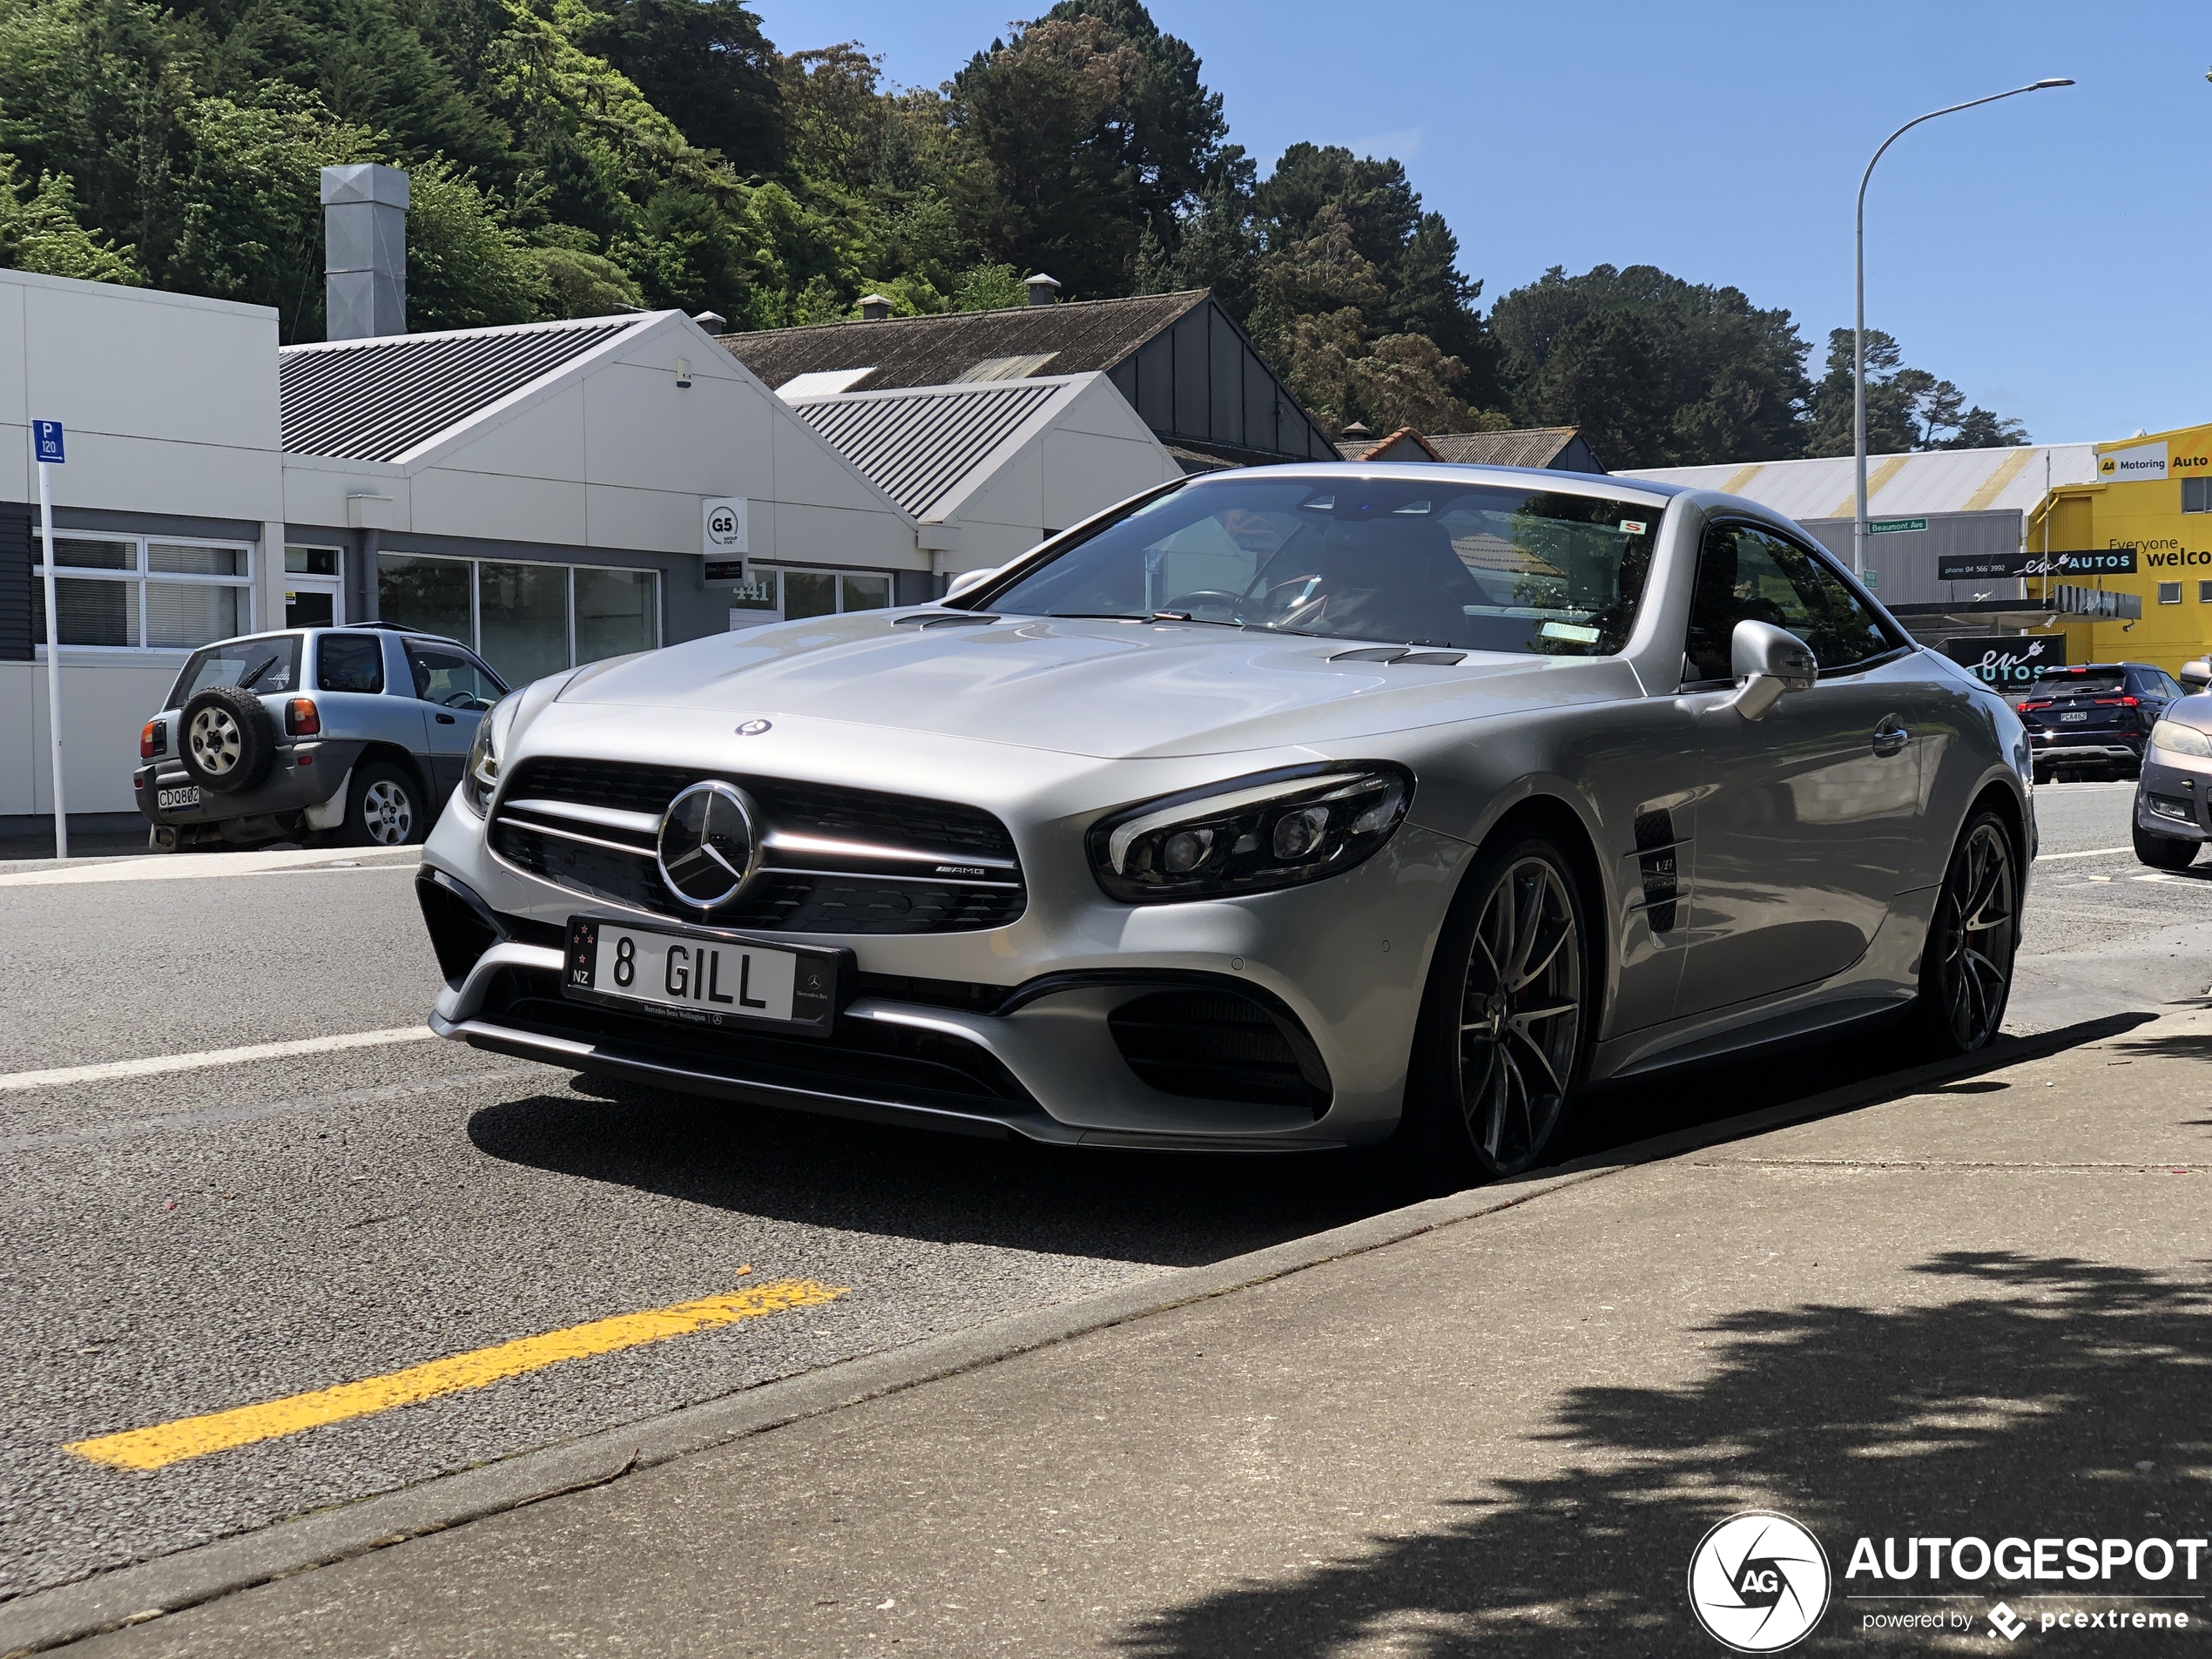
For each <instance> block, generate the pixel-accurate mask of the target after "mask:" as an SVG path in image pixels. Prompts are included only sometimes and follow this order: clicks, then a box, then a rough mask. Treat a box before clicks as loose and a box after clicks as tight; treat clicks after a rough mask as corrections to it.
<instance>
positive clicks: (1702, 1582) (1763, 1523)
mask: <svg viewBox="0 0 2212 1659" xmlns="http://www.w3.org/2000/svg"><path fill="white" fill-rule="evenodd" d="M1829 1582H1830V1573H1829V1569H1828V1554H1827V1552H1826V1551H1825V1550H1824V1549H1822V1548H1821V1547H1820V1541H1819V1540H1818V1539H1817V1538H1815V1537H1814V1536H1813V1535H1812V1534H1811V1533H1810V1532H1807V1531H1806V1530H1805V1529H1804V1527H1801V1526H1799V1525H1798V1524H1797V1522H1796V1521H1792V1520H1791V1519H1790V1517H1789V1516H1787V1515H1784V1514H1777V1513H1776V1512H1774V1511H1773V1510H1771V1509H1747V1510H1745V1511H1743V1513H1742V1514H1733V1515H1730V1517H1729V1518H1728V1519H1727V1520H1726V1521H1722V1522H1721V1523H1720V1524H1719V1525H1718V1526H1716V1527H1714V1528H1713V1529H1712V1530H1711V1531H1710V1532H1709V1533H1707V1534H1705V1536H1704V1537H1703V1539H1701V1540H1699V1541H1698V1545H1697V1548H1696V1549H1695V1550H1694V1551H1692V1552H1691V1554H1690V1557H1689V1610H1690V1611H1691V1612H1692V1613H1694V1614H1695V1615H1696V1616H1697V1622H1698V1623H1700V1624H1701V1625H1703V1626H1704V1627H1705V1633H1706V1634H1707V1635H1710V1636H1711V1637H1712V1638H1713V1640H1714V1641H1716V1642H1719V1643H1721V1644H1722V1646H1723V1647H1727V1648H1732V1649H1735V1650H1736V1651H1737V1652H1738V1653H1779V1652H1781V1651H1782V1649H1784V1648H1787V1647H1791V1646H1792V1645H1794V1644H1795V1643H1797V1642H1801V1641H1803V1640H1804V1638H1805V1636H1806V1635H1809V1634H1811V1630H1812V1628H1813V1626H1815V1625H1816V1624H1817V1623H1819V1622H1820V1615H1822V1614H1823V1613H1825V1612H1826V1611H1827V1610H1828V1590H1829Z"/></svg>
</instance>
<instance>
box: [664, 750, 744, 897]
mask: <svg viewBox="0 0 2212 1659" xmlns="http://www.w3.org/2000/svg"><path fill="white" fill-rule="evenodd" d="M654 853H655V857H656V859H657V860H658V863H659V865H660V877H661V880H664V881H665V882H667V883H668V890H669V891H670V892H671V893H672V894H675V895H676V896H677V897H678V898H679V899H681V900H684V901H685V903H687V904H695V905H697V906H698V907H699V908H700V909H702V910H708V909H711V908H713V907H715V906H716V905H718V904H726V903H728V902H729V901H730V900H732V899H734V898H736V897H737V895H738V889H739V888H741V887H744V886H745V881H746V879H747V878H748V877H750V876H751V875H752V871H753V867H754V866H755V865H756V864H757V863H758V862H759V840H758V838H757V837H756V836H755V835H754V834H753V832H752V807H751V806H750V805H749V804H748V803H747V801H746V800H745V796H744V795H743V793H741V792H739V791H738V789H737V788H736V787H735V786H732V785H730V784H725V783H723V782H722V781H721V780H720V779H709V780H708V781H706V782H705V783H700V784H693V785H692V786H691V787H690V788H689V789H686V790H685V791H684V792H682V793H681V794H679V795H678V796H677V797H676V799H674V800H672V801H671V802H669V803H668V810H667V811H666V812H665V813H662V814H661V820H660V834H659V837H658V840H657V841H656V842H655V844H654Z"/></svg>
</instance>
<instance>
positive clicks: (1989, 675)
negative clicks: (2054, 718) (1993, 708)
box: [1943, 634, 2066, 691]
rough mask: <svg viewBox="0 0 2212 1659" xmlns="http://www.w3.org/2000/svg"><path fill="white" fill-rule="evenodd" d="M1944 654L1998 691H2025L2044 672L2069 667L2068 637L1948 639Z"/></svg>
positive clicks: (1994, 636)
mask: <svg viewBox="0 0 2212 1659" xmlns="http://www.w3.org/2000/svg"><path fill="white" fill-rule="evenodd" d="M1943 654H1944V655H1945V656H1946V657H1948V658H1950V659H1951V660H1952V662H1954V663H1956V664H1959V667H1961V668H1963V669H1966V671H1969V672H1970V673H1973V674H1975V675H1977V676H1979V678H1982V679H1983V680H1986V681H1987V682H1988V684H1989V685H1991V686H1992V687H1993V688H1994V689H1996V690H1998V691H2024V690H2026V689H2027V686H2028V685H2029V684H2030V683H2031V682H2032V681H2033V679H2034V678H2035V677H2036V675H2037V674H2039V673H2040V672H2041V671H2043V670H2044V669H2047V668H2063V667H2064V666H2065V665H2066V636H2065V635H2064V634H1997V635H1988V636H1982V637H1975V638H1972V639H1946V640H1945V641H1944V642H1943Z"/></svg>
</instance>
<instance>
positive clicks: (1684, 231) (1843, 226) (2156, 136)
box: [752, 0, 2212, 442]
mask: <svg viewBox="0 0 2212 1659" xmlns="http://www.w3.org/2000/svg"><path fill="white" fill-rule="evenodd" d="M752 4H753V8H754V10H757V11H759V14H760V15H761V17H762V20H763V22H764V24H765V26H766V29H767V32H768V34H769V37H770V38H772V40H774V41H775V43H776V44H777V45H779V47H781V48H783V49H784V50H785V51H794V50H798V49H799V48H803V47H808V46H822V45H827V44H832V43H833V42H835V41H839V40H846V39H858V40H860V41H861V42H863V43H865V44H867V47H868V48H869V49H870V50H871V51H875V52H879V53H880V54H882V56H883V57H884V60H885V61H884V69H885V72H886V73H887V75H889V76H890V77H891V78H894V79H895V80H897V81H900V82H901V83H904V84H909V85H917V84H919V85H927V84H934V83H936V82H938V81H941V80H943V79H944V78H947V77H948V76H949V75H950V74H952V72H953V71H954V70H956V69H957V68H959V67H960V65H961V64H962V63H964V62H965V61H966V60H967V58H968V55H969V54H970V53H972V52H974V51H976V50H978V49H979V48H981V47H983V46H986V45H988V44H989V42H990V39H991V37H992V36H993V35H994V34H995V33H998V32H1000V31H1001V30H1003V28H1004V26H1005V23H1006V20H1007V18H1008V17H1009V16H1014V15H1020V14H1021V13H1022V6H1021V5H1020V4H1019V3H1018V0H904V3H899V0H752ZM1037 10H1042V6H1039V7H1037ZM1151 10H1152V15H1153V17H1155V18H1156V19H1157V21H1158V23H1159V24H1160V26H1161V27H1162V28H1163V29H1164V30H1167V31H1168V32H1169V33H1170V34H1176V35H1180V36H1182V37H1184V39H1185V40H1188V41H1189V42H1190V44H1191V45H1192V46H1193V47H1194V48H1196V49H1197V52H1198V54H1199V55H1200V57H1202V58H1203V59H1204V64H1205V67H1204V78H1205V81H1206V84H1208V85H1209V86H1211V88H1212V89H1213V90H1214V91H1217V92H1220V93H1221V94H1223V98H1224V105H1225V109H1226V113H1227V115H1228V118H1229V124H1230V132H1231V137H1232V138H1234V139H1235V140H1236V141H1237V142H1238V143H1240V144H1242V145H1244V146H1245V148H1246V149H1247V150H1249V151H1251V153H1252V154H1253V155H1254V156H1255V157H1256V158H1258V161H1259V164H1260V171H1261V172H1262V174H1263V175H1264V173H1265V172H1266V171H1267V169H1268V168H1269V167H1270V166H1271V165H1272V163H1273V161H1274V159H1275V158H1276V157H1277V156H1278V155H1279V154H1280V153H1281V152H1282V151H1283V149H1284V147H1285V145H1289V144H1291V143H1294V142H1296V141H1297V140H1298V139H1300V138H1307V139H1312V140H1313V141H1314V142H1317V143H1326V144H1343V145H1350V146H1352V148H1354V149H1355V150H1360V151H1364V152H1373V153H1377V154H1390V155H1395V156H1397V157H1398V158H1399V159H1400V160H1402V161H1403V162H1405V164H1406V171H1407V172H1408V174H1409V175H1410V177H1411V178H1412V179H1413V185H1414V187H1415V188H1416V189H1417V190H1419V191H1420V192H1421V195H1422V198H1423V199H1424V201H1425V202H1426V205H1427V206H1430V207H1433V208H1434V209H1436V210H1438V211H1440V212H1442V213H1443V214H1444V215H1445V217H1446V218H1447V219H1448V220H1449V221H1450V222H1451V225H1452V227H1453V230H1454V231H1456V232H1457V233H1458V234H1459V238H1460V249H1461V261H1460V263H1461V266H1462V268H1463V269H1465V270H1466V271H1467V273H1468V274H1469V275H1470V276H1474V277H1477V278H1480V280H1481V281H1482V283H1483V285H1484V294H1485V300H1484V303H1485V305H1486V307H1487V302H1488V300H1489V299H1490V298H1492V297H1494V296H1496V295H1498V294H1501V293H1505V292H1506V291H1507V290H1508V289H1510V288H1513V287H1517V286H1519V285H1520V284H1521V283H1523V282H1527V281H1529V280H1533V279H1534V278H1535V277H1537V276H1539V275H1541V273H1543V271H1544V270H1545V268H1546V267H1547V266H1553V265H1563V266H1566V267H1567V268H1568V270H1569V271H1570V272H1575V271H1582V270H1587V269H1588V267H1589V266H1592V265H1594V264H1598V263H1601V262H1603V263H1610V264H1613V265H1616V266H1617V265H1629V264H1635V263H1639V262H1642V263H1649V264H1654V265H1657V266H1661V267H1662V269H1665V270H1668V271H1670V272H1672V273H1675V274H1676V275H1677V276H1681V277H1685V278H1688V279H1689V280H1694V281H1701V282H1713V283H1733V284H1735V285H1736V286H1737V287H1740V288H1742V289H1743V291H1744V292H1745V293H1747V294H1749V295H1750V297H1751V299H1752V300H1753V302H1754V303H1756V304H1758V305H1762V306H1784V307H1788V308H1789V309H1790V311H1791V314H1792V315H1793V316H1794V317H1795V318H1796V319H1797V325H1798V329H1799V332H1800V333H1801V334H1803V335H1804V337H1805V338H1806V339H1807V340H1809V341H1813V342H1814V346H1815V349H1814V355H1813V370H1814V373H1815V374H1817V373H1818V371H1819V365H1820V360H1821V357H1822V355H1823V354H1824V350H1825V343H1826V338H1827V331H1828V330H1829V329H1830V328H1831V327H1848V326H1849V325H1850V322H1851V199H1852V195H1853V192H1855V191H1856V190H1857V188H1858V175H1859V172H1860V170H1861V169H1862V168H1863V167H1864V166H1865V165H1866V158H1867V157H1868V156H1870V155H1871V154H1872V153H1873V151H1874V148H1875V146H1876V145H1878V144H1879V143H1880V142H1881V140H1882V139H1883V138H1884V137H1885V136H1886V135H1887V134H1888V132H1890V131H1891V129H1892V128H1893V127H1896V126H1897V125H1900V124H1901V123H1903V122H1905V121H1907V120H1910V119H1911V118H1912V117H1914V116H1916V115H1919V114H1921V113H1923V112H1924V111H1928V110H1931V109H1934V108H1937V107H1939V106H1940V105H1946V104H1953V103H1958V102H1959V101H1961V100H1963V99H1966V98H1974V97H1978V96H1979V95H1981V94H1983V93H1985V92H1993V91H2001V90H2002V89H2004V88H2006V87H2007V86H2016V85H2020V84H2024V83H2026V82H2028V81H2032V80H2036V79H2040V78H2043V77H2046V76H2071V77H2073V78H2074V79H2075V80H2076V81H2078V82H2079V83H2080V84H2079V85H2076V86H2074V87H2070V88H2066V89H2062V90H2060V91H2047V92H2035V93H2031V94H2029V95H2027V96H2026V97H2023V98H2013V99H2010V100H2008V101H2006V102H2005V103H2002V104H1998V105H1991V106H1989V107H1988V108H1986V109H1980V110H1972V111H1966V112H1965V113H1964V114H1960V115H1953V116H1946V117H1945V118H1942V119H1941V120H1939V121H1933V122H1930V123H1929V124H1928V125H1925V126H1924V127H1919V128H1916V129H1915V130H1914V131H1913V132H1910V133H1908V134H1907V135H1906V136H1905V138H1902V139H1900V140H1899V141H1898V144H1897V145H1895V146H1893V147H1892V150H1891V151H1890V152H1889V154H1888V155H1887V156H1885V157H1884V158H1883V160H1882V164H1881V166H1880V167H1879V168H1878V170H1877V172H1876V173H1875V176H1874V183H1873V185H1872V186H1871V189H1870V190H1869V192H1868V196H1867V244H1866V282H1867V301H1866V307H1867V322H1868V324H1869V325H1870V326H1871V327H1878V328H1885V329H1887V330H1889V331H1890V332H1891V333H1892V334H1895V335H1897V337H1898V340H1899V341H1900V342H1901V343H1902V345H1903V347H1904V350H1905V361H1908V362H1911V363H1915V364H1918V365H1919V366H1920V367H1922V368H1927V369H1930V370H1932V372H1934V373H1935V374H1939V375H1942V376H1945V377H1946V378H1948V379H1951V380H1953V381H1957V382H1958V384H1959V387H1960V388H1961V389H1962V390H1963V391H1965V392H1966V395H1967V397H1968V399H1969V400H1970V401H1975V402H1979V403H1983V404H1986V405H1988V406H1990V407H1992V408H1996V409H1998V410H2000V412H2002V413H2004V414H2007V415H2016V416H2018V417H2019V418H2020V419H2021V420H2023V421H2026V422H2027V428H2028V430H2029V431H2030V432H2031V433H2032V434H2033V435H2034V436H2035V437H2036V438H2037V439H2038V440H2041V441H2054V442H2070V441H2079V440H2087V439H2105V438H2114V437H2122V436H2125V435H2128V434H2129V433H2132V432H2134V431H2135V430H2136V429H2137V428H2146V429H2148V430H2150V431H2154V432H2155V431H2158V430H2160V429H2161V428H2167V427H2175V426H2185V425H2189V424H2192V423H2195V422H2197V421H2212V326H2208V323H2209V322H2212V319H2209V318H2208V314H2207V313H2208V293H2207V290H2208V286H2209V285H2208V280H2207V276H2208V273H2212V186H2209V185H2208V180H2207V179H2206V176H2205V175H2206V173H2207V172H2208V168H2209V167H2212V84H2208V83H2207V81H2206V79H2205V72H2206V71H2207V69H2208V68H2212V8H2209V7H2206V6H2204V5H2203V4H2202V3H2201V0H2200V3H2197V4H2195V5H2188V4H2125V3H2111V0H2105V3H2101V4H2097V5H2082V4H2080V3H2079V0H2075V3H2071V4H2066V5H2059V4H2046V3H2040V0H2016V3H2013V4H2008V5H1990V4H1979V3H1964V0H1921V3H1919V4H1890V3H1854V4H1851V5H1843V4H1837V3H1798V4H1788V5H1777V4H1774V3H1771V0H1769V3H1766V4H1762V5H1750V4H1736V5H1719V4H1705V5H1694V4H1682V3H1662V4H1649V3H1646V4H1641V5H1623V4H1612V3H1603V0H1599V3H1587V4H1581V5H1576V6H1572V7H1569V6H1564V5H1540V6H1530V5H1527V4H1526V3H1525V0H1524V3H1517V4H1512V5H1490V4H1484V3H1464V0H1463V3H1458V4H1433V3H1424V0H1399V3H1396V4H1393V5H1387V6H1359V5H1346V4H1344V3H1341V0H1333V3H1316V0H1267V3H1257V0H1153V3H1152V6H1151Z"/></svg>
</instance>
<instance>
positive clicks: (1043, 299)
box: [1022, 271, 1060, 306]
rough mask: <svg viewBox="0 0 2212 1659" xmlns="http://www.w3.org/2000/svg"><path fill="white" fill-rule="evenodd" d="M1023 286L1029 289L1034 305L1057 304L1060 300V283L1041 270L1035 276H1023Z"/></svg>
mask: <svg viewBox="0 0 2212 1659" xmlns="http://www.w3.org/2000/svg"><path fill="white" fill-rule="evenodd" d="M1022 286H1023V287H1026V288H1028V291H1029V303H1030V304H1031V305H1033V306H1049V305H1056V304H1058V303H1059V300H1060V285H1059V284H1058V283H1057V282H1055V281H1054V280H1052V279H1051V278H1050V277H1049V276H1047V275H1046V274H1045V273H1043V272H1042V271H1040V272H1038V273H1036V275H1035V276H1028V277H1023V278H1022Z"/></svg>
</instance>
